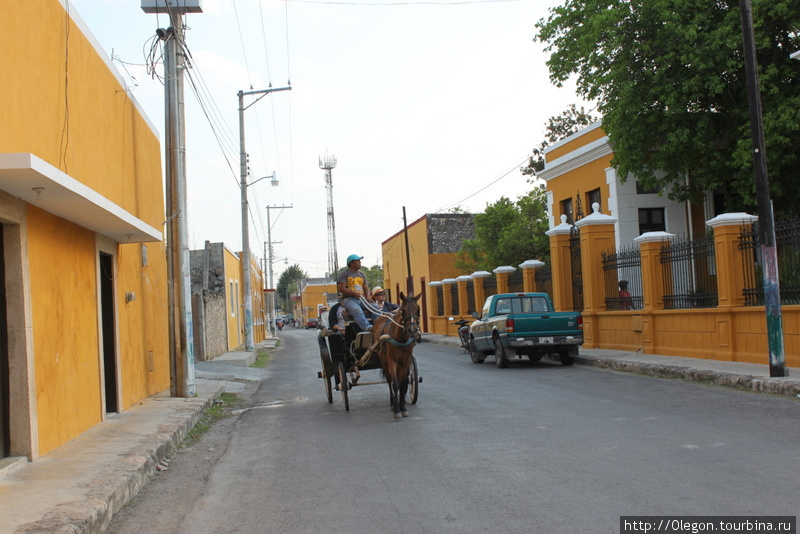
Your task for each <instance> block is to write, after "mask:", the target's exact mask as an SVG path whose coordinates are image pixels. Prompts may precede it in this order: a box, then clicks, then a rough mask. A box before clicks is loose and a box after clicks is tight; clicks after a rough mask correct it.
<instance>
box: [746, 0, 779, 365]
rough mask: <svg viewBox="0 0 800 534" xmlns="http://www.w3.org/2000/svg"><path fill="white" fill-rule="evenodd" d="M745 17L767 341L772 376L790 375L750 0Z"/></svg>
mask: <svg viewBox="0 0 800 534" xmlns="http://www.w3.org/2000/svg"><path fill="white" fill-rule="evenodd" d="M739 14H740V16H741V19H742V42H743V45H744V67H745V75H746V77H747V102H748V106H749V108H750V136H751V139H752V144H753V166H754V169H755V176H756V202H757V204H758V234H759V235H758V240H759V242H760V243H761V261H762V263H763V266H764V270H763V274H762V276H763V280H764V304H765V308H766V313H767V342H768V347H769V376H773V377H780V376H788V375H789V373H788V371H787V369H786V360H785V357H784V346H783V325H782V324H781V288H780V281H779V278H778V251H777V248H776V246H775V219H774V214H773V212H772V201H771V200H770V197H769V180H768V178H767V150H766V142H765V140H764V124H763V119H762V113H761V89H760V88H759V80H758V60H757V58H756V47H755V35H754V32H753V10H752V5H751V2H750V0H739Z"/></svg>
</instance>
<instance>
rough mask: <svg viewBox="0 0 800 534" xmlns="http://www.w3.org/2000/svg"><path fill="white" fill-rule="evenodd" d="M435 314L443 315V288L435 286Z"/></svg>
mask: <svg viewBox="0 0 800 534" xmlns="http://www.w3.org/2000/svg"><path fill="white" fill-rule="evenodd" d="M436 314H437V315H439V316H442V315H444V288H443V287H442V286H436Z"/></svg>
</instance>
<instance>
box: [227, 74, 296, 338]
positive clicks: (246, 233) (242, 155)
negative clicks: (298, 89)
mask: <svg viewBox="0 0 800 534" xmlns="http://www.w3.org/2000/svg"><path fill="white" fill-rule="evenodd" d="M291 89H292V88H291V86H289V87H278V88H275V89H272V88H270V89H262V90H259V91H239V93H238V95H239V150H240V152H239V167H240V168H239V172H240V179H241V190H242V258H241V260H242V278H243V279H244V280H242V282H243V286H244V287H243V293H244V340H245V350H247V351H253V350H255V343H254V341H253V292H252V289H251V287H250V286H251V283H250V282H251V281H250V227H249V225H248V223H247V211H248V209H247V174H248V172H247V152H245V149H244V111H245V110H246V109H248V108H249V107H250V106H252V105H253V104H255V103H256V102H258V101H259V100H261V99H262V98H264V97H265V96H266V95H267V94H269V93H274V92H276V91H291ZM244 95H261V96H259V97H258V98H256V99H255V100H254V101H253V102H251V103H250V104H248V105H247V107H245V105H244ZM265 178H267V177H266V176H265ZM259 180H261V178H259ZM257 181H258V180H256V182H257ZM272 181H273V185H277V182H278V179H277V178H276V177H275V173H273V174H272ZM253 183H255V182H253ZM251 185H252V184H251Z"/></svg>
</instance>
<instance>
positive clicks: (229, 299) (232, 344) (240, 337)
mask: <svg viewBox="0 0 800 534" xmlns="http://www.w3.org/2000/svg"><path fill="white" fill-rule="evenodd" d="M224 251H225V259H224V264H225V296H226V302H225V309H226V310H227V317H228V350H234V349H236V348H238V347H239V346H241V345H243V344H244V341H245V339H244V322H243V319H242V314H243V313H244V304H243V303H242V291H243V289H242V282H241V276H242V275H241V269H240V268H239V264H240V263H241V262H240V261H239V257H238V256H237V255H236V254H234V253H233V252H231V251H230V250H228V249H227V248H225V249H224Z"/></svg>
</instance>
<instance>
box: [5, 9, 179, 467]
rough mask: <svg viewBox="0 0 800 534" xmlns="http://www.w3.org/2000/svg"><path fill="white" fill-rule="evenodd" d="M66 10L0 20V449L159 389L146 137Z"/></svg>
mask: <svg viewBox="0 0 800 534" xmlns="http://www.w3.org/2000/svg"><path fill="white" fill-rule="evenodd" d="M71 11H72V12H68V11H67V10H66V9H65V8H64V6H63V5H62V3H61V2H60V1H58V0H27V1H25V2H13V3H12V2H3V16H2V17H0V49H1V50H3V56H2V59H0V65H1V66H2V73H3V76H2V78H3V83H2V84H0V117H1V118H2V126H3V127H2V128H0V223H2V250H3V262H2V263H3V265H2V273H3V277H2V285H3V287H2V295H3V297H4V298H3V299H0V304H2V305H4V306H5V313H4V314H0V316H4V317H3V319H4V324H2V325H0V328H2V331H3V335H2V336H0V342H2V343H1V344H0V353H1V354H0V388H2V389H3V390H4V393H5V394H7V397H8V399H9V400H10V402H9V403H7V404H6V403H0V457H1V456H27V457H28V458H30V459H35V458H37V457H39V456H41V455H44V454H46V453H48V452H50V451H52V450H53V449H55V448H56V447H58V446H59V445H61V444H63V443H65V442H67V441H69V440H70V439H72V438H74V437H76V436H77V435H79V434H80V433H82V432H84V431H85V430H87V429H89V428H91V427H92V426H94V425H96V424H98V423H101V422H102V421H104V419H105V417H106V414H107V413H113V412H118V411H124V410H125V409H126V408H128V407H129V406H131V405H132V404H133V403H135V402H138V401H140V400H141V399H143V398H145V397H147V396H149V395H153V394H155V393H158V392H161V391H163V390H165V389H167V388H169V385H170V370H169V367H170V366H169V353H168V328H167V324H168V322H167V295H166V280H167V274H166V259H165V250H164V244H163V241H162V233H161V228H162V226H161V225H162V222H163V220H164V199H163V182H162V170H161V149H160V144H159V138H158V133H157V130H156V128H155V127H154V126H153V124H152V123H151V122H149V120H148V119H147V117H146V116H145V115H144V113H143V112H142V111H141V110H140V108H139V107H138V104H137V103H136V102H135V100H134V99H133V98H132V97H131V95H130V93H129V92H128V90H127V88H126V87H125V85H124V82H123V81H122V79H121V77H120V76H119V75H118V73H117V72H116V70H115V69H114V68H113V66H111V62H110V59H109V58H108V57H107V55H106V54H105V53H103V52H102V51H100V50H99V49H98V48H97V47H96V46H95V44H94V43H93V40H92V39H91V38H90V37H88V36H87V30H86V28H85V27H84V25H83V23H82V22H81V21H80V20H79V18H78V16H77V14H75V13H74V10H71ZM31 28H36V29H37V30H36V32H35V34H36V38H31Z"/></svg>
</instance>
